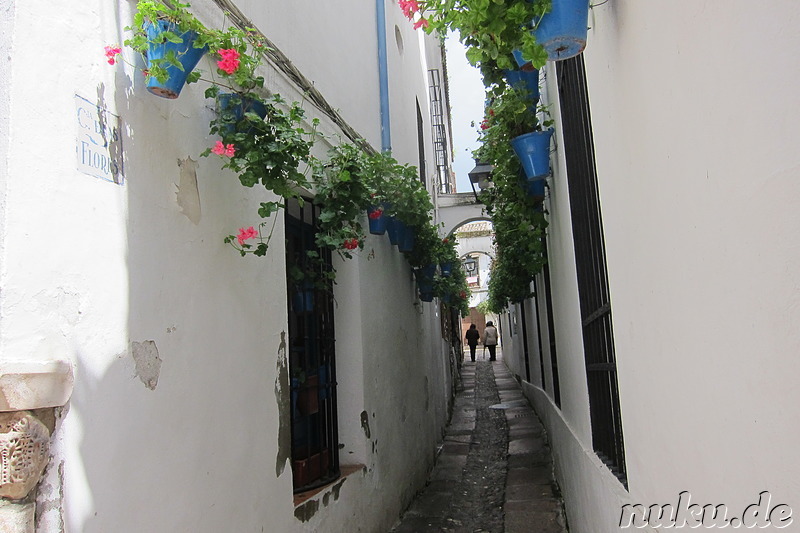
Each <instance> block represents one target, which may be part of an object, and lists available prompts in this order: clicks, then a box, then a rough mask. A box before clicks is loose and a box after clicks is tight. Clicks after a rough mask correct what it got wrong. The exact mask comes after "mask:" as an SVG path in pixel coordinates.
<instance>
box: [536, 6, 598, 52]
mask: <svg viewBox="0 0 800 533" xmlns="http://www.w3.org/2000/svg"><path fill="white" fill-rule="evenodd" d="M588 20H589V0H553V9H552V10H551V11H550V13H547V14H545V15H544V16H542V17H541V18H540V19H539V20H534V29H533V35H534V36H535V37H536V41H537V42H538V43H539V44H541V45H542V46H544V49H545V50H547V58H548V59H550V60H551V61H559V60H562V59H568V58H570V57H574V56H576V55H578V54H580V53H581V52H583V49H584V48H586V31H587V28H588Z"/></svg>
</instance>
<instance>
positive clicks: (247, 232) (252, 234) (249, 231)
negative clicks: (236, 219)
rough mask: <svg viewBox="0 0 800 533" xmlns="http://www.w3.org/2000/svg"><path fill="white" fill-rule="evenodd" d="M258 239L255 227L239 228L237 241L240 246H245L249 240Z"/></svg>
mask: <svg viewBox="0 0 800 533" xmlns="http://www.w3.org/2000/svg"><path fill="white" fill-rule="evenodd" d="M256 237H258V231H256V229H255V228H254V227H253V226H250V227H249V228H239V235H237V236H236V240H237V241H239V246H243V245H244V242H245V241H246V240H247V239H255V238H256Z"/></svg>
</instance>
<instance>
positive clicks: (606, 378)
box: [557, 55, 627, 486]
mask: <svg viewBox="0 0 800 533" xmlns="http://www.w3.org/2000/svg"><path fill="white" fill-rule="evenodd" d="M557 65H558V67H557V69H558V70H557V74H558V92H559V99H560V102H561V116H562V126H563V134H564V147H563V148H564V155H565V159H566V164H567V180H568V183H569V199H570V210H571V213H572V231H573V241H574V246H575V262H576V267H577V277H578V280H577V281H578V292H579V297H580V306H581V318H582V326H583V346H584V357H585V359H586V379H587V383H588V388H589V411H590V413H591V423H592V443H593V447H594V450H595V452H596V453H597V455H598V456H599V457H600V458H601V459H602V460H603V462H605V463H606V465H608V466H609V468H610V469H611V471H612V472H613V473H614V474H615V475H616V476H617V477H618V478H619V479H620V481H621V482H622V483H623V485H626V486H627V473H626V467H625V448H624V440H623V435H622V417H621V414H620V405H619V388H618V385H617V365H616V359H615V354H614V331H613V323H612V319H611V299H610V296H609V291H608V272H607V268H606V257H605V243H604V238H603V222H602V216H601V210H600V200H599V196H598V192H597V171H596V167H595V157H594V141H593V138H592V122H591V113H590V110H589V98H588V89H587V85H586V71H585V66H584V62H583V56H581V55H579V56H576V57H574V58H571V59H567V60H564V61H559V62H558V63H557Z"/></svg>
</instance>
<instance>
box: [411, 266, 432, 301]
mask: <svg viewBox="0 0 800 533" xmlns="http://www.w3.org/2000/svg"><path fill="white" fill-rule="evenodd" d="M435 274H436V265H427V266H424V267H422V268H417V269H415V270H414V277H416V278H417V286H418V287H419V292H429V293H431V294H433V276H434V275H435Z"/></svg>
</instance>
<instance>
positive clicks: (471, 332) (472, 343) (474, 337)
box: [464, 324, 481, 361]
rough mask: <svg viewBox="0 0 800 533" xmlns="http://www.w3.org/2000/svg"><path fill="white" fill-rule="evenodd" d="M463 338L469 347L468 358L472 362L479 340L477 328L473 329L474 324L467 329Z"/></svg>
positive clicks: (479, 335)
mask: <svg viewBox="0 0 800 533" xmlns="http://www.w3.org/2000/svg"><path fill="white" fill-rule="evenodd" d="M464 338H465V339H467V344H468V345H469V356H470V358H471V359H472V360H473V361H474V360H475V348H476V347H477V346H478V339H480V338H481V334H480V333H479V332H478V328H476V327H475V324H472V325H471V326H470V327H469V329H468V330H467V334H466V335H465V336H464Z"/></svg>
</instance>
